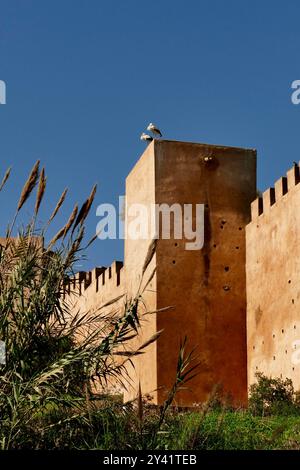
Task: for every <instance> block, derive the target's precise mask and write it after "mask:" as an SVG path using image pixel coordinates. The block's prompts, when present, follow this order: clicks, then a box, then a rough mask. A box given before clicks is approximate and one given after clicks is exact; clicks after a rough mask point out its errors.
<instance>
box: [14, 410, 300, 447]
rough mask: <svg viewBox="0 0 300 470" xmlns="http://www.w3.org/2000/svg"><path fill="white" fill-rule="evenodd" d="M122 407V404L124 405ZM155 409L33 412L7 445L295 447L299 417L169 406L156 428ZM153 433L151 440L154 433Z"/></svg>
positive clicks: (299, 431)
mask: <svg viewBox="0 0 300 470" xmlns="http://www.w3.org/2000/svg"><path fill="white" fill-rule="evenodd" d="M125 408H126V407H125ZM159 414H160V413H159V410H158V409H153V408H149V409H148V408H147V409H145V413H144V417H143V422H141V421H140V420H139V418H138V416H137V410H136V409H133V408H131V409H129V408H128V409H127V410H126V409H125V410H124V407H123V406H121V405H120V404H114V405H112V404H111V403H110V404H107V406H104V408H100V409H98V410H93V411H92V412H91V413H90V414H89V417H88V416H87V415H85V416H84V415H82V414H81V415H78V416H77V417H76V416H75V415H74V413H73V412H72V413H70V419H69V418H68V412H66V410H62V409H61V410H59V409H52V410H48V412H47V413H45V414H44V416H40V415H37V417H36V420H35V421H34V422H32V423H31V424H30V426H29V427H26V426H24V428H23V429H20V434H19V435H18V438H17V439H16V440H15V441H14V442H13V444H12V446H11V447H12V448H22V449H24V448H25V449H49V450H51V449H65V448H68V449H82V450H89V449H99V450H117V449H119V450H124V449H132V450H141V449H146V450H152V449H161V450H271V449H274V450H278V449H300V417H299V416H268V417H259V416H253V415H251V414H250V413H249V412H247V411H222V410H221V411H220V410H218V411H214V410H212V411H209V412H207V413H205V412H204V413H202V412H190V411H189V412H178V411H176V410H174V409H171V410H169V411H168V413H167V415H166V418H165V422H164V424H163V426H162V427H161V429H160V430H159V431H158V433H157V424H158V422H159ZM154 435H155V439H153V436H154Z"/></svg>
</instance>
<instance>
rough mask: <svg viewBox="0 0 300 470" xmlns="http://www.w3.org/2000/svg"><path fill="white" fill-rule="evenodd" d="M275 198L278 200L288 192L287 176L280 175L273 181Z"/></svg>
mask: <svg viewBox="0 0 300 470" xmlns="http://www.w3.org/2000/svg"><path fill="white" fill-rule="evenodd" d="M274 186H275V200H276V201H278V200H279V199H280V198H282V197H283V196H284V195H285V194H286V193H287V192H288V183H287V177H286V176H282V177H281V178H279V179H278V180H277V181H276V182H275V185H274Z"/></svg>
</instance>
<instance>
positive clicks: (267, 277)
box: [246, 164, 300, 390]
mask: <svg viewBox="0 0 300 470" xmlns="http://www.w3.org/2000/svg"><path fill="white" fill-rule="evenodd" d="M299 181H300V178H299V166H298V165H297V164H295V165H294V166H293V168H291V169H290V170H289V171H288V172H287V175H286V177H283V178H280V179H279V180H278V181H277V182H276V183H275V185H274V188H270V189H268V190H267V191H265V192H264V193H263V195H262V197H260V198H257V199H256V200H255V201H254V202H253V203H252V205H251V211H252V220H251V223H250V224H249V225H248V226H247V228H246V240H247V244H246V248H247V250H246V252H247V262H246V270H247V304H248V310H247V336H248V381H249V384H251V383H253V382H254V381H255V373H256V372H263V373H264V374H266V375H268V376H273V377H282V378H283V379H285V378H286V377H288V378H290V379H292V380H293V384H294V387H295V389H296V390H297V389H300V375H299V364H298V365H297V355H295V351H296V350H297V348H299V343H297V341H299V339H300V314H299V307H300V211H299V208H300V184H299ZM295 359H296V361H295ZM298 359H299V356H298Z"/></svg>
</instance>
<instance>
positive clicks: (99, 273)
mask: <svg viewBox="0 0 300 470" xmlns="http://www.w3.org/2000/svg"><path fill="white" fill-rule="evenodd" d="M122 270H123V263H122V262H121V261H114V262H113V263H112V265H111V266H109V267H104V266H101V267H96V268H94V269H93V270H92V271H87V272H86V271H79V272H78V273H76V274H75V276H73V277H70V278H68V279H66V280H65V282H64V296H66V295H71V294H76V295H79V296H81V295H83V294H84V292H85V291H87V290H93V291H95V292H99V291H101V290H102V291H103V289H105V288H107V286H108V285H110V286H112V288H114V287H118V286H120V284H121V280H122Z"/></svg>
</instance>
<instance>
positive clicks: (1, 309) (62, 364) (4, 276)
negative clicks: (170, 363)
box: [0, 162, 161, 448]
mask: <svg viewBox="0 0 300 470" xmlns="http://www.w3.org/2000/svg"><path fill="white" fill-rule="evenodd" d="M7 174H8V175H9V172H8V173H7ZM7 179H8V176H7V177H6V181H7ZM38 181H39V184H38V188H37V195H36V201H35V206H34V210H33V216H32V219H31V220H29V221H28V224H26V225H25V229H23V230H19V234H18V237H16V238H13V239H12V238H9V237H8V238H7V240H6V243H5V245H4V246H3V247H0V340H2V341H5V345H6V364H5V365H2V366H0V367H1V369H0V414H1V419H2V421H3V422H4V423H6V424H5V426H4V425H3V426H4V427H3V429H4V428H5V429H6V428H7V432H6V431H5V432H4V437H3V439H2V437H1V436H3V434H1V429H2V428H1V425H0V443H1V442H2V444H1V445H2V448H11V447H14V440H15V439H16V436H17V435H18V433H19V427H20V426H21V425H22V426H23V425H24V423H25V424H26V423H29V422H31V420H32V419H34V417H35V416H36V413H41V412H42V413H43V412H44V411H43V410H45V408H46V406H47V405H48V404H49V403H52V404H54V403H57V402H60V403H62V402H63V403H64V404H65V405H66V406H68V407H71V408H72V409H73V408H74V406H75V405H74V403H76V409H77V411H76V413H78V409H80V410H81V407H83V406H84V403H85V402H86V399H87V396H89V394H91V393H92V390H91V384H92V383H94V384H95V387H98V389H99V386H100V385H101V387H104V386H107V385H108V384H109V383H110V382H111V380H114V381H115V382H116V383H120V384H122V385H124V386H126V382H127V381H128V380H129V379H128V375H127V366H128V365H129V364H132V359H133V357H134V356H136V355H139V354H143V353H144V350H145V348H147V347H148V346H149V344H151V343H152V342H154V341H156V340H157V338H158V337H159V335H160V334H161V332H158V333H156V334H155V335H153V336H152V337H150V338H147V339H146V340H145V341H144V343H142V344H140V345H139V346H138V347H136V348H135V349H134V348H133V347H132V342H131V340H132V339H134V338H136V337H137V336H138V335H139V331H140V327H141V322H142V321H143V316H144V314H143V315H142V314H141V313H140V306H141V304H142V298H141V294H140V292H138V293H137V295H136V297H135V298H133V299H132V300H131V301H128V300H127V301H125V303H124V307H123V308H122V309H120V308H116V307H115V305H116V304H114V303H111V305H108V304H107V305H106V306H103V308H102V309H100V310H99V311H96V312H78V313H77V314H74V312H73V311H71V310H70V305H69V304H68V303H67V302H66V301H65V300H64V296H63V290H64V284H65V280H66V278H67V277H69V276H70V275H72V273H73V272H74V264H75V262H76V261H77V260H78V259H80V258H81V257H82V244H83V239H84V232H85V227H84V222H85V220H86V218H87V216H88V213H89V211H90V208H91V206H92V203H93V200H94V198H95V193H96V186H94V188H93V189H92V191H91V193H90V195H89V197H88V198H87V200H86V201H85V203H84V204H83V206H82V208H81V210H80V211H79V213H78V206H77V205H75V207H74V209H73V211H72V213H71V214H70V216H69V218H68V220H67V222H66V224H65V225H64V226H63V227H62V228H61V229H60V230H59V231H58V232H57V233H56V235H54V236H53V237H52V239H51V241H50V243H49V244H48V246H47V249H45V247H44V243H43V239H44V236H45V233H46V229H45V228H42V229H39V230H37V229H36V228H35V224H34V222H32V221H34V220H35V218H36V216H37V214H38V211H39V208H40V204H41V202H42V200H43V198H44V195H45V188H46V175H45V171H44V169H42V171H41V174H40V176H39V162H37V163H36V164H35V166H34V168H33V169H32V171H31V173H30V175H29V178H28V180H27V181H26V183H25V185H24V187H23V189H22V191H21V196H20V199H19V202H18V205H17V214H18V213H19V212H20V210H21V208H22V207H23V205H24V204H25V202H26V201H27V200H28V198H29V197H30V196H31V195H32V192H33V189H34V187H35V186H36V185H37V183H38ZM4 184H5V183H4ZM2 187H3V185H2ZM65 197H66V190H65V191H64V192H63V194H62V196H61V197H60V199H59V201H58V203H57V205H56V207H55V210H54V211H53V212H52V214H51V216H50V219H49V220H48V222H47V223H46V224H45V227H46V228H47V229H48V228H49V226H50V224H51V221H52V220H53V219H54V217H55V216H56V214H57V213H58V211H59V209H60V207H61V206H62V204H63V202H64V200H65ZM10 233H11V228H10V229H9V231H8V235H10ZM152 256H153V250H152ZM119 300H120V299H119ZM79 338H80V340H79ZM84 390H85V391H86V392H87V394H86V393H85V392H84ZM80 413H81V411H80ZM74 416H75V411H74ZM22 423H23V424H22ZM1 439H2V441H1Z"/></svg>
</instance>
